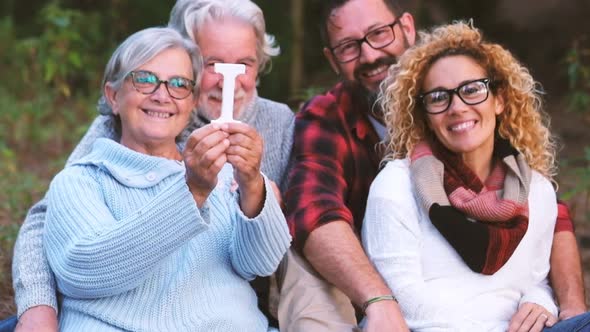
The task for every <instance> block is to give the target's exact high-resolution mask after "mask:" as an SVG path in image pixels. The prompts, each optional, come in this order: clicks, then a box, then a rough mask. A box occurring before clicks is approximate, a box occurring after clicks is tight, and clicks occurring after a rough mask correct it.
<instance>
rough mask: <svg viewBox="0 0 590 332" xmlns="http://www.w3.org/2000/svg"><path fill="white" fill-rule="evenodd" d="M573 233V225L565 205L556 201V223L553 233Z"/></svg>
mask: <svg viewBox="0 0 590 332" xmlns="http://www.w3.org/2000/svg"><path fill="white" fill-rule="evenodd" d="M563 231H566V232H573V231H574V223H573V221H572V218H571V217H570V211H569V208H568V207H567V205H566V204H565V203H564V202H563V201H560V200H558V201H557V221H556V222H555V231H554V232H555V233H558V232H563Z"/></svg>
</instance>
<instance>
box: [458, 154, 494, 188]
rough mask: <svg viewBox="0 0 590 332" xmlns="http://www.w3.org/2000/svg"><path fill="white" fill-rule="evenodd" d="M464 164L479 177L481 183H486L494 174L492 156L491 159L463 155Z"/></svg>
mask: <svg viewBox="0 0 590 332" xmlns="http://www.w3.org/2000/svg"><path fill="white" fill-rule="evenodd" d="M463 162H464V163H465V165H466V166H467V167H469V169H471V170H472V171H473V173H475V175H477V177H478V178H479V179H480V180H481V182H485V181H486V179H487V178H488V176H489V175H490V173H491V172H492V154H491V153H490V155H489V157H487V158H482V157H481V156H477V157H476V156H469V155H463Z"/></svg>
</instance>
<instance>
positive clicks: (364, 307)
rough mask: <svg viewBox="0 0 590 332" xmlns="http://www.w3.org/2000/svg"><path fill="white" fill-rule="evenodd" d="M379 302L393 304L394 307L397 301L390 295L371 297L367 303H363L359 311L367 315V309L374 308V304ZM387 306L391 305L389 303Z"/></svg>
mask: <svg viewBox="0 0 590 332" xmlns="http://www.w3.org/2000/svg"><path fill="white" fill-rule="evenodd" d="M379 302H393V303H394V304H395V305H397V299H396V298H395V296H393V295H391V294H388V295H380V296H375V297H372V298H370V299H368V300H367V301H365V302H364V303H363V305H362V307H361V310H362V311H363V313H365V314H367V309H368V308H369V307H370V306H376V304H378V303H379ZM386 304H387V303H386ZM386 304H384V303H382V304H381V306H384V305H386ZM389 305H391V303H389Z"/></svg>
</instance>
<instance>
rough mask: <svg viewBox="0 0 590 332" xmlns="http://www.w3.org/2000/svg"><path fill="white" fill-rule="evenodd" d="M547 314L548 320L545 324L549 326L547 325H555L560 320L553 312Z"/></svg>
mask: <svg viewBox="0 0 590 332" xmlns="http://www.w3.org/2000/svg"><path fill="white" fill-rule="evenodd" d="M547 316H548V317H547V321H546V322H545V326H547V327H551V326H553V325H555V323H557V322H558V321H559V318H558V317H555V316H554V315H552V314H548V315H547Z"/></svg>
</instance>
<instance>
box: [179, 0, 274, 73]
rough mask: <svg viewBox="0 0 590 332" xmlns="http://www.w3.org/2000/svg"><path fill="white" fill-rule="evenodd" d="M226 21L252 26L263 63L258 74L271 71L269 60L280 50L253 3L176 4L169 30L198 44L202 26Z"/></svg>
mask: <svg viewBox="0 0 590 332" xmlns="http://www.w3.org/2000/svg"><path fill="white" fill-rule="evenodd" d="M224 17H234V18H237V19H240V20H241V21H244V22H246V23H248V24H250V25H252V27H253V28H254V32H255V34H256V56H257V58H258V61H259V63H260V66H259V68H258V72H259V73H262V72H264V71H265V70H266V69H267V68H268V69H269V70H270V59H271V57H273V56H276V55H279V53H280V48H279V47H278V46H276V45H275V37H274V36H272V35H270V34H268V33H266V25H265V23H264V15H263V14H262V10H261V9H260V7H258V5H256V4H255V3H254V2H252V1H250V0H177V1H176V4H175V5H174V8H172V12H171V13H170V21H169V22H168V26H169V27H171V28H174V29H176V30H177V31H179V32H180V33H182V34H183V35H184V36H186V37H188V38H190V39H192V40H193V41H195V42H196V38H195V37H196V36H195V32H196V31H198V29H199V28H200V27H202V26H203V24H205V23H206V22H207V21H209V20H219V19H222V18H224Z"/></svg>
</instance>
